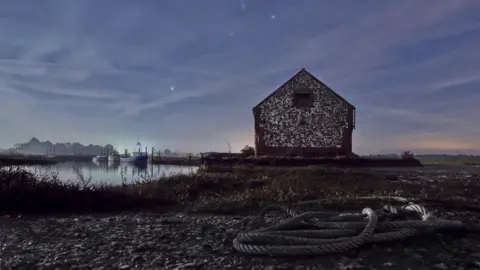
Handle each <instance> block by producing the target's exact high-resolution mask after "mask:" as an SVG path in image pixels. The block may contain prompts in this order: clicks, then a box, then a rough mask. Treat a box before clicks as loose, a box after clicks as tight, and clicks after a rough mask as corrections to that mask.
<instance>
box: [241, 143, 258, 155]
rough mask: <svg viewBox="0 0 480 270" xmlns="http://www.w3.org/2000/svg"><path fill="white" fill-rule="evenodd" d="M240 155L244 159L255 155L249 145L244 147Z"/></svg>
mask: <svg viewBox="0 0 480 270" xmlns="http://www.w3.org/2000/svg"><path fill="white" fill-rule="evenodd" d="M241 152H242V154H243V155H244V156H246V157H249V156H254V155H255V148H253V147H252V146H249V145H245V147H244V148H243V149H242V150H241Z"/></svg>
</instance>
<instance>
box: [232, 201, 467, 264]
mask: <svg viewBox="0 0 480 270" xmlns="http://www.w3.org/2000/svg"><path fill="white" fill-rule="evenodd" d="M355 199H359V200H395V201H397V202H402V203H408V204H407V205H403V206H401V207H395V206H393V205H385V206H384V207H383V209H380V210H377V211H374V210H372V209H371V208H364V209H363V210H362V212H361V213H340V214H339V213H338V212H325V211H314V212H305V213H302V214H298V213H297V212H296V211H294V210H293V209H291V208H290V207H287V206H282V205H270V206H267V207H265V208H263V209H262V210H261V211H260V213H259V215H258V222H259V223H260V224H264V223H265V220H264V217H265V214H267V213H268V212H270V211H274V210H279V211H281V212H283V213H285V214H287V215H288V216H289V217H290V218H289V219H287V220H286V221H284V222H282V223H279V224H275V225H272V226H269V227H264V228H260V229H256V230H253V231H250V232H246V233H240V234H238V235H237V237H236V238H235V239H234V240H233V247H234V249H235V250H237V251H239V252H242V253H247V254H254V255H270V256H285V255H323V254H329V253H337V252H346V251H349V250H352V249H355V248H359V247H361V246H363V245H365V244H369V243H381V242H389V241H396V240H404V239H406V238H409V237H412V236H416V235H419V234H422V233H429V232H436V231H438V230H444V229H449V230H455V229H462V228H463V226H464V224H463V223H462V222H461V221H457V220H446V219H441V218H437V217H435V216H434V215H433V214H431V213H430V212H429V211H428V210H427V209H426V208H425V207H423V206H421V205H418V204H415V203H413V202H411V201H412V200H413V199H412V198H404V197H395V196H371V197H356V198H355ZM318 202H319V200H316V201H306V202H301V203H298V204H295V205H297V206H300V205H308V204H313V203H318ZM402 213H404V214H408V213H416V214H417V215H416V216H417V217H420V219H417V220H392V219H395V218H397V219H398V217H399V216H400V215H401V214H402ZM306 226H309V227H312V228H313V229H309V230H306V229H303V228H305V227H306Z"/></svg>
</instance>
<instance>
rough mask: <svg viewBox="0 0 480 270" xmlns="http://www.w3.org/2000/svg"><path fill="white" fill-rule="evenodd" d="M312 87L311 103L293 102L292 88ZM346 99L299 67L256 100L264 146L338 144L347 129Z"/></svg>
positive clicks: (332, 145)
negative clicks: (302, 105) (264, 97)
mask: <svg viewBox="0 0 480 270" xmlns="http://www.w3.org/2000/svg"><path fill="white" fill-rule="evenodd" d="M300 88H308V89H312V90H313V106H312V107H306V108H297V107H295V106H294V105H293V96H294V91H295V90H297V89H300ZM348 106H349V105H348V103H346V102H345V101H344V100H342V99H341V98H339V97H338V96H336V95H335V94H334V93H332V91H330V90H329V89H328V88H326V87H325V86H324V85H323V84H321V83H319V82H318V81H317V80H315V78H313V76H312V75H311V74H309V73H308V72H306V71H305V72H304V71H301V72H299V73H298V74H297V75H296V76H295V77H294V78H292V79H291V80H289V81H288V82H287V83H286V84H285V85H284V86H282V88H281V89H279V90H278V91H276V92H275V93H274V94H273V95H272V96H270V97H269V98H268V99H267V100H265V102H263V103H262V104H260V110H261V113H260V117H259V119H260V123H259V126H260V128H261V129H262V130H263V134H264V138H263V139H264V142H265V146H266V147H292V148H298V147H322V148H340V147H341V146H342V143H343V132H344V130H347V129H348V124H349V123H348V120H347V115H348Z"/></svg>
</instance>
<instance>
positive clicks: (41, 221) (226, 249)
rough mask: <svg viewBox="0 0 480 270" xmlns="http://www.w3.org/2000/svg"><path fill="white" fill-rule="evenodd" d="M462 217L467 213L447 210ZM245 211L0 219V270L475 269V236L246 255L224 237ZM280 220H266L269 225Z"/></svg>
mask: <svg viewBox="0 0 480 270" xmlns="http://www.w3.org/2000/svg"><path fill="white" fill-rule="evenodd" d="M445 214H446V215H447V216H450V218H452V219H462V218H463V217H467V216H471V215H472V213H467V212H465V213H457V214H454V213H447V212H445ZM253 218H254V217H253V216H212V215H186V214H181V213H176V214H173V213H172V214H164V215H155V214H146V213H145V214H124V215H107V216H105V215H104V216H80V217H67V218H65V217H56V218H52V217H50V218H30V219H26V218H15V219H12V218H9V217H3V218H2V227H3V228H2V240H1V260H2V262H1V263H2V265H1V266H2V267H1V269H2V270H3V269H409V268H410V269H412V270H414V269H480V237H479V236H478V235H458V234H457V235H440V234H438V235H433V236H428V237H422V238H416V239H412V240H409V241H408V242H401V243H400V242H398V243H387V244H382V245H379V246H371V247H365V248H362V249H359V250H354V251H352V252H350V253H348V254H337V255H333V256H321V257H316V258H268V257H267V258H266V257H252V256H248V255H242V254H239V253H237V252H235V251H234V250H233V248H232V240H233V238H234V237H235V235H236V234H237V233H239V232H240V231H244V230H249V229H251V224H252V220H253ZM279 218H280V217H269V219H268V220H269V221H270V222H275V221H278V219H279Z"/></svg>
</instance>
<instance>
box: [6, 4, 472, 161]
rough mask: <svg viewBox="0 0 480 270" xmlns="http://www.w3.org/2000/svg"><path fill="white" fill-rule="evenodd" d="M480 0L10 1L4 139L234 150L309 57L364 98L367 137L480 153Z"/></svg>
mask: <svg viewBox="0 0 480 270" xmlns="http://www.w3.org/2000/svg"><path fill="white" fill-rule="evenodd" d="M479 14H480V1H478V0H470V1H469V0H465V1H462V0H422V1H419V0H402V1H380V0H375V1H369V0H364V1H357V0H342V1H330V0H322V1H319V0H302V1H292V0H250V1H248V0H243V1H240V0H238V1H237V0H188V1H186V0H171V1H168V0H151V1H147V0H138V1H129V0H95V1H93V0H91V1H88V0H57V1H47V0H42V1H40V0H30V1H29V0H24V1H14V0H12V1H10V0H2V4H1V8H0V138H1V140H0V148H8V147H11V146H13V144H14V143H17V142H24V141H27V140H29V139H30V138H31V137H33V136H35V137H37V138H38V139H40V140H50V141H52V142H66V141H70V142H75V141H77V142H80V143H83V144H88V143H94V144H106V143H112V144H115V145H116V146H117V147H118V148H119V149H123V148H125V147H127V148H132V147H133V146H134V145H135V142H136V139H137V136H139V138H140V140H141V141H142V142H143V143H144V144H147V145H148V146H149V147H150V146H155V147H156V148H157V149H165V148H170V149H172V150H177V151H188V152H197V151H209V150H214V151H226V150H227V149H228V143H229V142H230V144H231V147H232V150H239V149H240V148H242V147H243V146H245V145H246V144H250V145H251V144H253V114H252V107H253V106H255V105H256V104H257V103H258V102H260V101H261V100H262V99H263V98H265V97H266V96H267V95H268V94H270V93H271V92H273V91H274V90H275V89H276V88H277V87H279V86H280V85H281V84H283V83H284V82H285V81H286V80H288V79H289V78H290V77H291V76H292V75H294V74H295V73H296V72H297V71H298V70H300V69H301V68H306V69H307V70H308V71H310V72H311V73H312V74H314V75H315V76H317V77H318V78H319V79H320V80H322V81H323V82H324V83H325V84H327V85H328V86H330V87H331V88H333V89H334V90H335V91H336V92H337V93H339V94H340V95H342V96H343V97H344V98H346V99H347V100H348V101H350V102H351V103H352V104H354V105H355V106H356V108H357V112H356V114H357V122H356V126H357V128H356V130H355V131H354V151H355V152H357V153H360V154H368V153H388V152H396V153H398V152H399V151H400V150H403V149H408V150H412V151H413V152H414V153H433V152H435V153H442V152H445V153H480V105H479V104H480V15H479Z"/></svg>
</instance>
